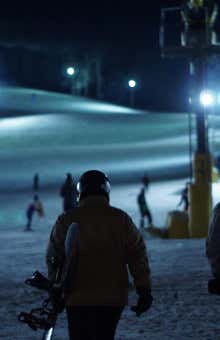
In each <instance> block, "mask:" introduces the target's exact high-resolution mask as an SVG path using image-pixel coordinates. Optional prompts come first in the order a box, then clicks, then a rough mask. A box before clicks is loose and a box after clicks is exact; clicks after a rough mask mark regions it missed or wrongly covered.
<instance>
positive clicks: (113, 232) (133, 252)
mask: <svg viewBox="0 0 220 340" xmlns="http://www.w3.org/2000/svg"><path fill="white" fill-rule="evenodd" d="M77 189H78V193H79V206H78V207H75V208H73V209H71V210H69V211H68V212H66V213H64V214H62V215H60V216H59V217H58V219H57V221H56V223H55V225H54V227H53V229H52V232H51V235H50V239H49V243H48V248H47V254H46V259H47V267H48V277H49V279H50V280H51V281H53V279H54V276H55V273H56V271H57V268H58V267H59V265H61V264H62V263H63V262H65V261H64V259H65V253H66V252H65V244H66V243H67V242H66V235H67V233H68V230H69V228H70V226H71V225H72V224H77V225H78V239H77V242H76V240H75V242H74V244H75V248H74V249H75V255H74V256H75V257H77V261H74V263H75V268H72V267H71V269H72V272H73V273H74V275H72V276H71V275H70V277H69V282H68V284H67V285H66V286H68V287H69V289H68V291H66V292H65V306H66V311H67V319H68V327H69V337H70V339H72V340H79V339H80V340H82V339H86V340H92V339H96V340H113V339H114V335H115V331H116V327H117V324H118V322H119V319H120V316H121V313H122V311H123V309H124V306H125V305H126V304H127V303H128V291H129V280H128V268H129V271H130V273H131V275H132V277H133V279H134V285H135V287H136V292H137V294H138V302H137V305H136V306H134V307H132V310H133V311H134V312H135V313H136V315H137V316H139V315H141V314H142V313H144V312H146V311H147V310H148V309H149V308H150V306H151V304H152V300H153V299H152V296H151V278H150V268H149V264H148V256H147V252H146V246H145V243H144V241H143V238H142V236H141V234H140V232H139V231H138V229H137V228H136V226H135V225H134V223H133V221H132V219H131V218H130V216H129V215H128V214H127V213H126V212H124V211H122V210H120V209H118V208H115V207H113V206H111V205H110V203H109V200H110V197H109V195H110V183H109V179H108V178H107V176H106V175H105V174H104V173H102V172H100V171H98V170H91V171H88V172H86V173H84V174H83V175H82V176H81V178H80V180H79V183H78V185H77ZM66 261H67V259H66ZM64 267H65V266H64Z"/></svg>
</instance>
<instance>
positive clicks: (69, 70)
mask: <svg viewBox="0 0 220 340" xmlns="http://www.w3.org/2000/svg"><path fill="white" fill-rule="evenodd" d="M75 72H76V71H75V68H74V67H73V66H69V67H67V68H66V74H67V76H68V77H69V78H70V92H71V94H73V88H74V86H73V76H74V74H75Z"/></svg>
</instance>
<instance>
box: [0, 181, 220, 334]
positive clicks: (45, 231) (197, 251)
mask: <svg viewBox="0 0 220 340" xmlns="http://www.w3.org/2000/svg"><path fill="white" fill-rule="evenodd" d="M184 183H185V181H184V180H182V181H180V180H179V181H173V182H164V183H156V184H153V185H151V188H150V191H149V203H150V206H151V209H152V212H153V215H154V221H155V225H158V226H160V227H164V226H165V221H166V215H167V212H168V211H169V210H173V209H175V208H176V205H177V203H178V201H179V196H178V195H177V192H178V190H180V189H181V188H182V187H183V186H184ZM137 192H138V186H137V185H129V186H121V187H116V188H113V190H112V204H113V205H117V206H120V207H122V208H123V209H125V210H126V211H127V212H128V213H129V214H130V215H132V217H133V219H134V221H135V222H136V223H137V222H138V211H137V205H136V194H137ZM30 197H31V193H30V192H29V193H28V192H24V193H19V194H18V193H17V194H15V193H13V194H11V195H9V194H8V196H7V195H5V194H4V197H3V196H0V204H1V208H2V211H1V215H0V228H1V238H0V249H1V252H0V263H1V271H0V298H1V304H0V325H1V327H0V339H8V340H32V339H33V340H35V339H40V338H41V334H40V332H37V333H35V332H33V331H31V330H30V329H29V328H28V327H26V326H25V325H22V324H20V323H18V322H17V315H18V313H19V312H20V311H24V310H30V309H31V308H33V307H34V306H37V305H39V304H40V301H41V297H42V292H39V291H37V290H35V289H32V288H30V287H26V286H25V285H24V283H23V281H24V279H25V278H26V277H27V276H29V275H30V274H31V273H32V272H33V271H34V270H36V269H39V270H41V271H43V272H44V273H45V272H46V268H45V265H44V254H45V248H46V243H47V239H48V235H49V232H50V229H51V226H52V224H53V222H54V219H55V217H56V216H57V214H58V213H59V212H60V211H61V202H60V199H59V197H58V194H57V192H54V191H51V192H42V194H41V198H42V200H43V202H44V205H45V208H46V217H45V218H44V220H41V221H39V220H38V219H36V220H35V221H34V225H33V228H34V232H31V233H24V232H23V228H24V223H25V219H24V208H25V205H26V204H27V203H28V200H29V198H30ZM217 200H220V190H219V185H218V186H215V188H214V201H215V202H216V201H217ZM9 202H11V204H9ZM146 242H147V246H148V252H149V258H150V265H151V269H152V279H153V296H154V304H153V306H152V308H151V310H150V311H149V312H148V313H147V314H145V315H143V316H141V317H140V318H136V317H135V315H134V314H133V313H132V312H131V311H130V310H129V307H128V308H126V309H125V311H124V313H123V316H122V319H121V321H120V324H119V327H118V330H117V335H116V340H119V339H121V340H122V339H125V340H126V339H137V340H140V339H150V340H152V339H155V340H157V339H163V340H164V339H167V340H168V339H169V340H170V339H175V340H181V339H185V340H187V339H194V340H195V339H201V340H203V339H206V340H208V339H209V340H216V339H220V298H218V297H216V296H210V295H208V293H207V280H208V279H209V277H210V271H209V266H208V263H207V260H206V258H205V254H204V239H202V240H160V239H152V238H150V237H149V238H147V239H146ZM134 302H135V293H134V292H131V294H130V305H132V304H133V303H134ZM54 339H55V340H67V339H68V337H67V332H66V320H65V314H63V315H62V316H61V317H60V318H59V321H58V324H57V328H56V333H55V336H54ZM103 340H104V339H103Z"/></svg>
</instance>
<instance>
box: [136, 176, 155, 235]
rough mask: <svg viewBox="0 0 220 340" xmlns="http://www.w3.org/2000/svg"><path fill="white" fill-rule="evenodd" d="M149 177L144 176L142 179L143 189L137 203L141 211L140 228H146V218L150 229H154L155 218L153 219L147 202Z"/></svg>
mask: <svg viewBox="0 0 220 340" xmlns="http://www.w3.org/2000/svg"><path fill="white" fill-rule="evenodd" d="M149 182H150V181H149V177H148V176H146V175H145V176H144V177H143V179H142V183H143V184H142V187H141V190H140V192H139V194H138V196H137V203H138V207H139V211H140V215H141V218H140V228H144V226H145V223H144V220H145V217H147V219H148V227H152V223H153V218H152V214H151V212H150V209H149V207H148V204H147V200H146V190H147V189H148V187H149Z"/></svg>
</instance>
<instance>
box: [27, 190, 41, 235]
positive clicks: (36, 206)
mask: <svg viewBox="0 0 220 340" xmlns="http://www.w3.org/2000/svg"><path fill="white" fill-rule="evenodd" d="M35 212H37V214H38V216H39V217H43V216H44V209H43V205H42V203H41V201H40V199H39V197H38V195H34V199H33V201H32V202H31V203H30V204H29V205H28V207H27V210H26V217H27V224H26V228H25V231H31V230H32V229H31V224H32V220H33V217H34V213H35Z"/></svg>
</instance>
